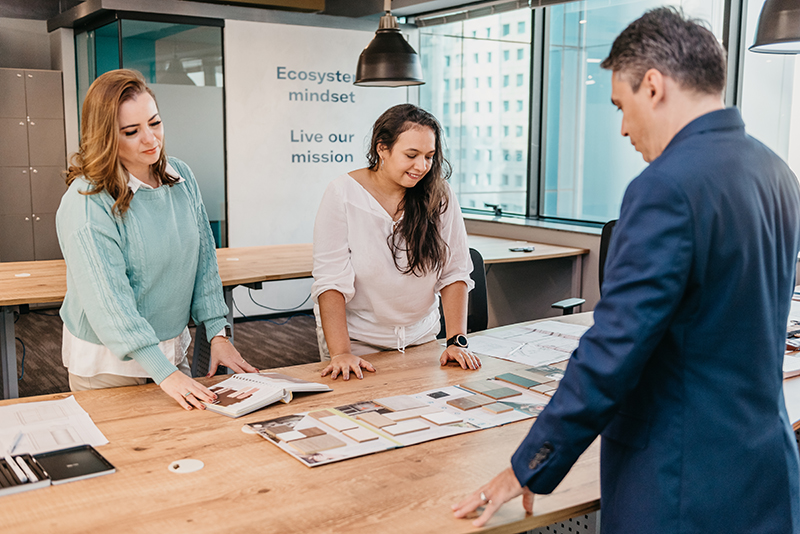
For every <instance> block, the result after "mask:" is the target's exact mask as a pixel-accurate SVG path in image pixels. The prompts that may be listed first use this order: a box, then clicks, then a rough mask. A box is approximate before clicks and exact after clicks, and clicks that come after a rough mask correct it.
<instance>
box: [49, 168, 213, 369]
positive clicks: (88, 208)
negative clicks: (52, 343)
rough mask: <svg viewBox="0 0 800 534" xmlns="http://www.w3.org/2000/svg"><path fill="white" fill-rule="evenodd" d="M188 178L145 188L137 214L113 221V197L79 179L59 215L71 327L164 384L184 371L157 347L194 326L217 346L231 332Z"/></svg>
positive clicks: (196, 194) (207, 233)
mask: <svg viewBox="0 0 800 534" xmlns="http://www.w3.org/2000/svg"><path fill="white" fill-rule="evenodd" d="M170 164H171V165H172V166H173V167H174V168H175V170H177V171H178V173H180V175H181V176H182V177H183V178H184V180H185V181H184V182H181V183H179V184H176V185H173V186H172V187H170V186H166V185H162V186H161V187H159V188H158V189H146V188H140V189H139V190H138V191H137V192H136V194H135V195H134V196H133V200H132V201H131V204H130V209H129V210H128V211H127V212H126V213H125V215H123V216H122V217H118V216H114V215H113V214H112V211H111V208H112V206H113V205H114V199H113V198H112V197H111V195H109V194H108V193H107V192H105V191H104V192H102V193H99V194H97V195H82V194H80V192H81V191H86V190H88V189H89V188H90V187H91V186H90V185H89V183H88V182H86V181H85V180H83V179H81V178H79V179H76V180H75V181H74V182H72V184H71V185H70V187H69V189H68V190H67V192H66V193H65V194H64V197H63V198H62V200H61V205H60V206H59V208H58V213H57V214H56V227H57V230H58V241H59V244H60V245H61V251H62V252H63V254H64V259H65V260H66V263H67V294H66V297H65V298H64V304H63V305H62V306H61V318H62V319H63V320H64V325H65V326H66V327H67V328H68V329H69V331H70V332H71V333H72V334H73V335H75V336H76V337H78V338H80V339H82V340H84V341H88V342H90V343H95V344H102V345H105V346H106V347H107V348H108V349H109V350H111V352H112V353H114V354H115V355H117V357H119V358H120V359H122V360H128V359H131V358H133V359H134V360H136V361H137V362H139V364H140V365H141V366H142V367H143V368H144V369H145V370H146V371H147V372H148V373H149V374H150V376H151V377H152V378H153V380H155V381H156V383H161V381H162V380H164V379H165V378H166V377H167V376H169V375H170V374H172V373H173V372H175V371H176V370H177V369H176V367H175V366H174V365H172V363H170V361H169V360H168V359H167V357H166V356H165V355H164V354H163V353H162V352H161V350H160V349H159V348H158V343H159V342H160V341H164V340H167V339H171V338H174V337H176V336H177V335H178V334H180V333H181V331H182V330H183V329H184V328H185V327H186V325H187V324H188V322H189V317H190V315H191V318H192V319H193V320H194V322H195V323H196V324H200V323H203V324H205V327H206V332H207V334H208V336H209V340H210V338H211V337H213V336H214V335H215V334H216V333H217V332H219V331H220V330H221V329H222V328H223V327H224V326H225V325H226V324H227V321H226V320H225V316H226V314H227V312H228V309H227V306H226V305H225V300H224V298H223V295H222V283H221V282H220V278H219V271H218V269H217V257H216V253H215V250H214V240H213V237H212V235H211V228H210V226H209V224H208V217H207V216H206V210H205V207H204V206H203V201H202V199H201V197H200V190H199V189H198V186H197V181H196V180H195V178H194V175H193V174H192V171H191V170H190V169H189V167H188V166H187V165H186V164H185V163H183V162H182V161H180V160H178V159H175V158H170Z"/></svg>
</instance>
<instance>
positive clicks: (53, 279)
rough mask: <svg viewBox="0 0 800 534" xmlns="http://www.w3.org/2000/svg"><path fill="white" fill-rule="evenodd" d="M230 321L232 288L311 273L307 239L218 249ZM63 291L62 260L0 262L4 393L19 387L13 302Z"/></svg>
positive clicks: (52, 297)
mask: <svg viewBox="0 0 800 534" xmlns="http://www.w3.org/2000/svg"><path fill="white" fill-rule="evenodd" d="M217 263H218V265H219V272H220V278H221V279H222V286H223V292H224V294H225V302H226V303H227V304H228V310H229V312H228V321H229V322H230V323H231V325H233V312H232V311H231V310H232V309H233V307H232V306H231V302H232V298H233V288H234V287H236V286H238V285H247V286H248V287H260V284H261V283H262V282H268V281H271V280H290V279H293V278H306V277H309V276H311V263H312V260H311V244H310V243H304V244H300V245H271V246H265V247H243V248H223V249H217ZM66 293H67V267H66V264H65V263H64V260H52V261H28V262H9V263H0V375H2V376H1V378H2V398H4V399H14V398H17V397H18V395H19V393H18V389H17V352H16V346H15V342H14V307H15V306H19V305H23V304H42V303H58V302H62V301H63V300H64V295H66Z"/></svg>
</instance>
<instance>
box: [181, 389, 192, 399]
mask: <svg viewBox="0 0 800 534" xmlns="http://www.w3.org/2000/svg"><path fill="white" fill-rule="evenodd" d="M191 394H192V392H191V391H187V392H186V393H184V394H183V398H184V399H188V398H189V395H191Z"/></svg>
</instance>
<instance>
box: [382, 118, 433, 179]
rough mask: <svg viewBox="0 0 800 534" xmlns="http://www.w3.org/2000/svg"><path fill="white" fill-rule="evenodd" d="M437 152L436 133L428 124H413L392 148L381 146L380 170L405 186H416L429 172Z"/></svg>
mask: <svg viewBox="0 0 800 534" xmlns="http://www.w3.org/2000/svg"><path fill="white" fill-rule="evenodd" d="M435 154H436V134H434V132H433V130H432V129H430V128H428V127H427V126H412V127H411V128H409V129H408V130H406V131H405V132H403V133H401V134H400V135H399V136H398V137H397V141H396V142H395V144H394V146H393V147H392V149H391V150H389V149H387V148H385V147H383V146H382V147H380V148H378V155H379V156H380V157H381V158H382V159H383V166H382V167H380V168H379V172H380V173H382V174H384V175H385V176H386V177H387V178H389V179H390V180H391V181H392V182H394V183H396V184H397V185H400V186H402V187H405V188H410V187H414V186H415V185H417V184H418V183H419V181H420V180H422V178H424V177H425V175H426V174H427V173H428V171H429V170H430V168H431V163H432V161H433V156H434V155H435Z"/></svg>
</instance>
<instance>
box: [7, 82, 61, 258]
mask: <svg viewBox="0 0 800 534" xmlns="http://www.w3.org/2000/svg"><path fill="white" fill-rule="evenodd" d="M0 95H3V97H2V98H0V261H29V260H53V259H58V258H61V250H60V249H59V247H58V239H57V238H56V226H55V213H56V210H57V209H58V204H59V202H60V201H61V196H62V195H63V194H64V192H65V191H66V190H67V186H66V184H65V182H64V177H65V176H66V174H65V173H66V168H67V161H66V142H65V137H64V104H63V91H62V83H61V72H60V71H49V70H26V69H0Z"/></svg>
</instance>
